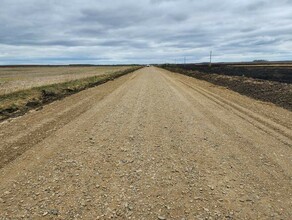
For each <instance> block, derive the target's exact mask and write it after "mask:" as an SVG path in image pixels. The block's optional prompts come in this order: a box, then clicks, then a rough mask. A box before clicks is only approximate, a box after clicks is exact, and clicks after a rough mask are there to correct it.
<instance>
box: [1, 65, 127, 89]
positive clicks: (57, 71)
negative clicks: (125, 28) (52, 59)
mask: <svg viewBox="0 0 292 220" xmlns="http://www.w3.org/2000/svg"><path fill="white" fill-rule="evenodd" d="M128 68H129V67H127V66H102V67H84V66H82V67H81V66H80V67H70V66H68V67H65V66H62V67H2V68H0V95H4V94H9V93H12V92H16V91H20V90H24V89H30V88H33V87H39V86H44V85H49V84H55V83H63V82H68V81H72V80H77V79H81V78H87V77H91V76H98V75H103V74H110V73H113V72H117V71H122V70H126V69H128Z"/></svg>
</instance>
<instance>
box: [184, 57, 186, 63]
mask: <svg viewBox="0 0 292 220" xmlns="http://www.w3.org/2000/svg"><path fill="white" fill-rule="evenodd" d="M184 64H185V65H186V57H184Z"/></svg>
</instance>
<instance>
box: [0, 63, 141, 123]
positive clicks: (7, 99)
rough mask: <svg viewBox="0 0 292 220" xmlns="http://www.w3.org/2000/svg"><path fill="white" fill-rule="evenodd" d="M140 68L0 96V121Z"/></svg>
mask: <svg viewBox="0 0 292 220" xmlns="http://www.w3.org/2000/svg"><path fill="white" fill-rule="evenodd" d="M140 68H141V67H132V68H129V69H126V70H122V71H117V72H114V73H110V74H104V75H99V76H93V77H87V78H83V79H78V80H73V81H69V82H64V83H57V84H51V85H45V86H40V87H35V88H31V89H26V90H22V91H17V92H13V93H9V94H5V95H1V96H0V121H3V120H5V119H8V118H10V117H15V116H19V115H23V114H25V113H26V112H28V111H29V110H31V109H37V108H40V107H41V106H43V105H45V104H48V103H51V102H53V101H55V100H58V99H62V98H64V97H66V96H69V95H71V94H74V93H77V92H79V91H82V90H84V89H87V88H91V87H94V86H97V85H100V84H103V83H106V82H108V81H110V80H113V79H116V78H118V77H120V76H123V75H126V74H128V73H131V72H134V71H136V70H138V69H140Z"/></svg>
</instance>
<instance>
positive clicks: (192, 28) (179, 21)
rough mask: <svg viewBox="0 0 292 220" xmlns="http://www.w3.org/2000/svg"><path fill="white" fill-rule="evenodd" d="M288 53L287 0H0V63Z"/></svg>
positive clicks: (291, 19) (290, 56) (291, 10)
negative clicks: (210, 52)
mask: <svg viewBox="0 0 292 220" xmlns="http://www.w3.org/2000/svg"><path fill="white" fill-rule="evenodd" d="M210 50H212V51H213V53H214V60H215V61H249V60H254V59H266V60H292V0H220V1H219V0H204V1H203V0H143V1H142V0H0V65H1V64H17V63H18V64H19V63H26V64H28V63H29V64H38V63H39V64H68V63H93V64H111V63H113V64H118V63H164V62H175V60H176V61H177V62H182V61H183V57H184V56H185V57H186V58H187V62H203V61H207V60H208V54H209V51H210Z"/></svg>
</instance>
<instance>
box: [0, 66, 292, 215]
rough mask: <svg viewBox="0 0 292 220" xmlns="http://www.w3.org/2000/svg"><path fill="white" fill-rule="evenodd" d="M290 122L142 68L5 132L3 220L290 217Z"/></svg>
mask: <svg viewBox="0 0 292 220" xmlns="http://www.w3.org/2000/svg"><path fill="white" fill-rule="evenodd" d="M291 119H292V113H291V112H289V111H287V110H284V109H281V108H279V107H276V106H274V105H272V104H268V103H262V102H259V101H255V100H252V99H250V98H248V97H245V96H242V95H239V94H237V93H235V92H232V91H229V90H227V89H225V88H222V87H218V86H214V85H212V84H210V83H207V82H204V81H199V80H197V79H194V78H190V77H187V76H183V75H179V74H175V73H171V72H167V71H165V70H161V69H158V68H155V67H149V68H144V69H141V70H139V71H136V72H134V73H131V74H129V75H126V76H123V77H121V78H119V79H117V80H114V81H111V82H109V83H106V84H103V85H101V86H98V87H95V88H92V89H88V90H86V91H82V92H80V93H78V94H75V95H72V96H70V97H67V98H65V99H64V100H61V101H57V102H54V103H52V104H50V105H47V106H45V107H44V108H43V109H42V110H40V111H34V112H30V113H29V114H27V115H25V116H23V117H19V118H16V119H13V120H10V121H6V122H4V123H2V124H0V139H1V142H0V151H1V152H0V153H1V154H0V167H1V169H0V219H160V220H163V219H179V220H182V219H291V218H292V169H291V167H292V148H291V146H292V133H291V128H292V120H291Z"/></svg>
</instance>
